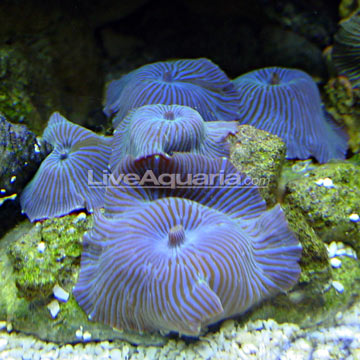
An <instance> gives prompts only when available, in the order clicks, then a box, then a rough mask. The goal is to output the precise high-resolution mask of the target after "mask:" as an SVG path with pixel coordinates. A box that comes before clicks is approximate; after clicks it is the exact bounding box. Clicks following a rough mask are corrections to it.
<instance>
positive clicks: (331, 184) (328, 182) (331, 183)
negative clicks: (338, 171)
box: [323, 178, 335, 189]
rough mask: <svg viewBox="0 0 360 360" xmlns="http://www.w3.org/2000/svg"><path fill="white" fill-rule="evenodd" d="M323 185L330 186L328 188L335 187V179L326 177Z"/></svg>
mask: <svg viewBox="0 0 360 360" xmlns="http://www.w3.org/2000/svg"><path fill="white" fill-rule="evenodd" d="M323 186H324V187H326V188H328V189H331V188H334V187H335V185H334V183H333V181H332V180H331V179H330V178H325V179H324V182H323Z"/></svg>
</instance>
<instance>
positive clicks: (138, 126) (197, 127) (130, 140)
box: [110, 104, 238, 169]
mask: <svg viewBox="0 0 360 360" xmlns="http://www.w3.org/2000/svg"><path fill="white" fill-rule="evenodd" d="M237 125H238V124H237V122H235V121H207V122H205V121H204V120H203V118H202V117H201V115H200V114H199V113H198V112H197V111H196V110H194V109H192V108H190V107H188V106H183V105H162V104H154V105H145V106H142V107H140V108H137V109H134V110H131V111H130V112H129V113H128V115H127V116H126V117H125V118H124V119H123V120H122V121H121V122H120V124H119V125H118V127H117V128H116V129H115V132H114V136H113V142H112V154H111V158H110V167H111V168H112V169H113V168H114V167H116V165H117V163H118V162H119V161H121V159H122V158H124V157H125V156H126V155H131V156H133V157H134V158H140V157H143V156H149V155H154V154H167V155H172V154H173V153H174V152H191V153H194V154H202V155H206V156H210V157H221V156H227V157H228V156H229V152H230V145H229V143H227V142H226V141H225V138H226V137H227V136H228V135H229V134H234V133H236V131H237Z"/></svg>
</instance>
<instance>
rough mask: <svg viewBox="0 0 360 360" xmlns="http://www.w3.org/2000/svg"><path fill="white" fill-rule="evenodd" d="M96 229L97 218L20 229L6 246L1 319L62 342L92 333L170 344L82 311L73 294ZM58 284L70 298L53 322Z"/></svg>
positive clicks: (2, 248)
mask: <svg viewBox="0 0 360 360" xmlns="http://www.w3.org/2000/svg"><path fill="white" fill-rule="evenodd" d="M26 224H28V222H26ZM91 226H92V217H91V216H88V217H84V214H79V215H78V216H76V215H68V216H65V217H62V218H56V219H50V220H45V221H43V222H41V223H40V222H39V223H37V224H36V225H35V226H33V227H31V228H30V229H29V228H28V227H29V226H26V225H25V230H23V231H20V233H19V230H18V228H15V230H13V231H12V232H11V233H9V234H7V235H6V236H5V237H4V238H3V239H2V240H1V241H0V254H1V255H0V273H1V274H2V277H1V279H0V287H1V288H2V296H1V297H0V320H6V321H8V322H11V324H12V326H13V328H14V330H16V331H20V332H25V333H28V334H33V335H35V336H37V337H39V338H41V339H43V340H47V341H54V342H57V343H74V342H82V341H86V339H87V341H88V340H89V339H88V336H89V334H90V336H91V340H92V341H97V340H114V339H120V340H126V341H128V342H131V343H134V344H143V345H161V344H164V343H165V342H166V341H167V339H166V338H164V337H161V336H157V335H149V334H144V335H141V334H138V333H131V332H121V331H118V330H114V329H112V328H111V327H109V326H107V325H104V324H101V323H97V322H91V321H89V320H88V318H87V316H86V314H85V313H84V311H83V310H82V309H81V308H80V307H79V306H78V304H77V302H76V300H75V298H74V296H73V295H72V289H73V286H74V285H75V283H76V280H77V277H78V272H79V265H80V255H81V251H82V245H81V242H82V236H83V233H84V232H85V231H86V230H88V229H89V228H90V227H91ZM55 285H59V286H60V287H62V288H63V289H64V290H65V291H66V292H68V293H69V294H70V298H69V300H68V301H67V302H59V307H60V309H59V310H60V311H59V313H58V314H57V316H56V317H55V318H52V316H51V314H50V312H49V309H48V308H47V306H48V305H49V304H50V303H51V302H52V301H53V300H54V295H53V287H54V286H55ZM84 334H85V335H84Z"/></svg>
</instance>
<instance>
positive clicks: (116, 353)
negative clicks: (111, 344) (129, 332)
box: [110, 349, 125, 360]
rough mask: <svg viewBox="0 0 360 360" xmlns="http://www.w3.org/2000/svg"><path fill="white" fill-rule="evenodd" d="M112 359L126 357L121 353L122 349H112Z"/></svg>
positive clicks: (119, 359)
mask: <svg viewBox="0 0 360 360" xmlns="http://www.w3.org/2000/svg"><path fill="white" fill-rule="evenodd" d="M110 359H111V360H122V359H125V358H124V357H123V356H122V354H121V350H119V349H112V350H111V351H110Z"/></svg>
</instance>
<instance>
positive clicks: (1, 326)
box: [0, 321, 6, 330]
mask: <svg viewBox="0 0 360 360" xmlns="http://www.w3.org/2000/svg"><path fill="white" fill-rule="evenodd" d="M5 329H6V321H0V330H5Z"/></svg>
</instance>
